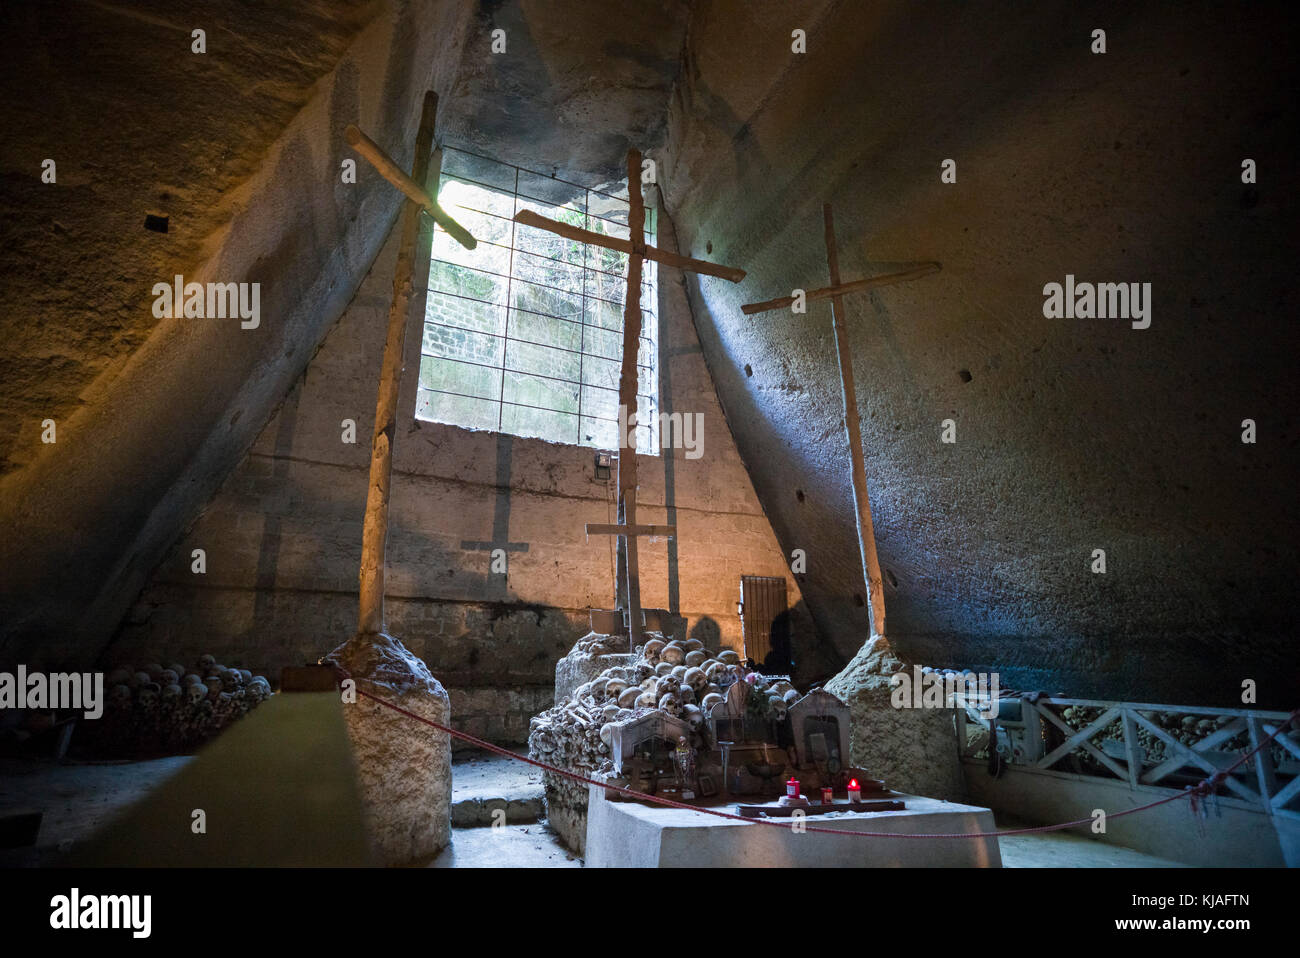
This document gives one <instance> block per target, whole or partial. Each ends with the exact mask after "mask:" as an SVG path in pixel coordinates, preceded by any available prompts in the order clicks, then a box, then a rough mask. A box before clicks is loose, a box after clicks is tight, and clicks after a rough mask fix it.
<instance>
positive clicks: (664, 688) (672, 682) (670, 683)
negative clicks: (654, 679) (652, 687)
mask: <svg viewBox="0 0 1300 958" xmlns="http://www.w3.org/2000/svg"><path fill="white" fill-rule="evenodd" d="M681 687H682V683H681V680H679V679H678V678H677V676H675V675H665V676H664V677H663V678H661V679H660V680H659V687H658V694H659V697H660V698H663V696H665V695H668V694H669V693H673V692H677V691H679V690H680V689H681Z"/></svg>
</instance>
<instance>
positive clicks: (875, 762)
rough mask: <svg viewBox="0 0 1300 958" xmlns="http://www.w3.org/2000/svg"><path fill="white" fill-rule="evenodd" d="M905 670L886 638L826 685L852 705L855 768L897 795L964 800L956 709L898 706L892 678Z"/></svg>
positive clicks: (874, 641) (864, 650) (863, 651)
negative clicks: (883, 783) (902, 793)
mask: <svg viewBox="0 0 1300 958" xmlns="http://www.w3.org/2000/svg"><path fill="white" fill-rule="evenodd" d="M903 667H904V663H903V662H902V660H900V659H899V658H898V657H897V656H896V655H895V654H894V650H893V648H892V647H891V646H890V645H889V642H888V641H887V640H886V639H883V638H875V639H869V640H868V641H867V643H866V644H865V645H863V646H862V648H861V649H860V650H859V651H858V654H857V655H855V656H854V657H853V660H852V661H851V662H849V664H848V665H846V666H845V667H844V670H843V671H842V672H840V674H839V675H837V676H835V678H833V679H831V680H830V681H829V682H827V683H826V691H827V692H830V693H831V694H832V695H836V696H838V697H839V698H840V699H842V700H843V701H844V702H847V703H848V706H849V710H850V713H851V715H852V730H851V734H850V739H849V754H850V757H851V758H852V761H853V764H854V765H856V766H858V767H860V768H864V769H866V770H867V771H868V772H869V773H870V774H871V775H872V776H873V777H875V778H881V779H884V781H885V784H886V785H888V786H889V787H890V788H892V789H894V790H896V791H900V792H909V793H911V794H913V795H924V796H926V797H927V798H943V799H947V800H948V801H958V800H961V799H962V798H964V797H965V794H966V785H965V781H964V779H963V778H962V774H961V763H960V762H959V761H958V758H957V732H956V726H955V725H954V724H953V710H952V709H949V708H923V709H896V708H894V707H893V705H892V704H891V703H890V693H891V691H892V689H891V687H890V684H889V678H890V676H891V675H893V674H894V673H895V672H898V671H899V670H900V669H902V668H903Z"/></svg>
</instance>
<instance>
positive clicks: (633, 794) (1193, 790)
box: [335, 667, 1300, 838]
mask: <svg viewBox="0 0 1300 958" xmlns="http://www.w3.org/2000/svg"><path fill="white" fill-rule="evenodd" d="M335 671H337V672H338V673H339V675H340V677H341V678H351V676H350V675H348V673H347V671H346V670H344V669H342V668H338V667H336V669H335ZM356 691H357V694H358V695H362V696H365V697H366V698H368V699H370V700H371V701H372V702H376V703H378V704H379V705H382V706H384V708H387V709H391V710H392V711H394V712H398V713H400V714H401V715H405V716H406V717H407V718H412V719H415V720H416V721H417V722H422V723H423V724H425V725H428V726H429V727H430V728H435V729H437V730H438V731H440V732H446V733H447V734H448V735H452V736H455V737H456V738H458V739H460V740H461V741H464V742H469V743H470V744H472V745H476V746H477V747H479V748H482V749H486V750H487V751H489V752H493V753H495V754H497V755H501V756H503V757H505V758H509V759H514V760H515V761H517V762H524V763H526V764H528V765H533V766H536V767H537V768H540V769H544V770H545V771H548V772H554V773H555V774H557V775H563V776H565V777H566V778H571V779H573V780H574V781H577V782H583V783H584V784H587V785H596V786H598V787H600V788H603V789H606V790H607V791H611V792H617V793H619V794H620V795H625V796H627V797H628V798H633V799H637V800H639V801H646V802H651V803H652V804H656V805H665V806H667V807H669V808H681V809H685V810H686V811H691V812H699V813H700V814H702V815H712V816H714V817H715V818H725V819H730V820H732V821H737V822H744V823H745V824H746V825H769V826H774V827H776V828H791V827H792V825H791V824H790V823H787V822H785V821H776V820H774V819H768V818H748V817H746V816H744V815H736V814H733V813H732V812H721V811H718V810H717V809H713V808H700V807H699V806H697V805H688V804H687V803H686V802H678V801H675V800H674V799H671V798H664V797H662V796H660V795H647V794H646V793H644V792H638V791H634V790H633V789H630V788H623V787H622V786H620V785H609V784H607V783H605V782H601V781H597V780H596V779H594V778H587V777H586V776H585V775H579V774H578V773H577V772H571V771H569V770H568V769H564V768H560V767H558V766H556V765H551V764H550V763H548V762H540V761H538V760H537V759H534V758H529V757H528V756H527V755H520V754H518V753H517V752H512V751H510V750H509V749H507V748H502V747H501V746H500V745H494V744H493V743H491V742H488V741H485V740H484V739H481V738H478V737H477V736H474V735H470V734H469V733H468V732H460V731H457V730H456V729H453V728H449V727H448V726H446V725H442V724H440V723H438V722H435V721H433V720H432V719H427V718H425V717H424V716H423V715H416V714H415V713H414V712H412V711H410V710H409V709H404V708H402V707H401V706H400V705H395V704H394V703H392V702H389V701H388V700H386V699H382V698H380V697H379V696H377V695H372V694H371V693H369V692H366V691H364V690H363V689H361V688H358V689H357V690H356ZM1297 717H1300V708H1298V709H1296V710H1295V711H1293V712H1292V713H1291V714H1290V715H1289V716H1288V717H1287V718H1286V720H1285V721H1283V722H1282V723H1281V724H1280V725H1279V726H1278V727H1277V729H1275V730H1274V731H1273V734H1272V735H1270V736H1269V737H1268V738H1266V739H1264V740H1263V741H1262V742H1260V743H1259V744H1258V745H1257V746H1255V747H1254V748H1253V749H1251V750H1250V751H1249V752H1247V753H1246V754H1245V755H1243V756H1241V758H1239V759H1237V761H1235V762H1233V763H1232V764H1231V765H1229V766H1228V767H1227V768H1225V769H1223V770H1221V771H1218V772H1215V773H1214V774H1213V775H1211V776H1210V777H1209V778H1207V779H1205V780H1203V781H1201V782H1199V783H1198V784H1196V785H1189V786H1187V787H1186V788H1185V789H1184V790H1183V791H1182V792H1178V793H1175V794H1173V795H1168V796H1166V797H1164V798H1160V799H1157V800H1156V801H1154V802H1147V803H1146V804H1145V805H1138V806H1137V807H1136V808H1128V809H1124V810H1123V811H1119V812H1112V813H1111V814H1109V815H1107V816H1106V818H1107V819H1115V818H1123V817H1124V816H1125V815H1136V814H1137V813H1138V812H1145V811H1147V810H1148V809H1152V808H1156V807H1158V806H1160V805H1167V804H1168V803H1169V802H1173V801H1177V800H1178V799H1180V798H1190V799H1192V801H1193V807H1195V800H1196V798H1197V797H1198V796H1200V797H1207V796H1209V795H1213V794H1214V791H1215V789H1217V788H1218V786H1219V785H1220V784H1221V783H1222V782H1223V780H1224V779H1226V778H1227V777H1228V775H1230V774H1231V773H1232V772H1233V771H1235V770H1236V769H1237V768H1239V767H1240V766H1242V765H1243V764H1245V763H1246V762H1248V761H1250V759H1252V758H1254V756H1255V755H1256V753H1258V752H1259V751H1260V749H1262V748H1264V747H1265V746H1266V745H1269V744H1270V743H1272V741H1273V740H1274V739H1275V738H1277V737H1278V735H1280V734H1281V733H1282V732H1283V731H1285V730H1286V728H1287V727H1288V726H1289V725H1290V724H1291V723H1292V722H1294V721H1295V720H1296V718H1297ZM1092 822H1093V819H1092V818H1091V817H1089V818H1080V819H1076V820H1075V821H1072V822H1059V823H1057V824H1055V825H1035V826H1031V827H1026V828H1009V829H1007V830H1006V831H1000V832H953V833H951V834H944V833H942V832H939V833H930V834H927V833H920V832H908V833H894V832H860V831H851V830H849V829H847V828H820V827H818V826H816V825H801V826H800V830H801V831H805V832H815V833H817V834H820V835H851V836H855V837H860V838H1000V837H1002V836H1004V835H1029V834H1034V833H1037V832H1057V831H1064V830H1065V829H1068V828H1078V827H1079V826H1080V825H1091V824H1092Z"/></svg>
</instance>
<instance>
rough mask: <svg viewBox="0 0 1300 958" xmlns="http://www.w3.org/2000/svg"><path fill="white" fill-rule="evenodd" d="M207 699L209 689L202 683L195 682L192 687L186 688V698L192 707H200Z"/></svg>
mask: <svg viewBox="0 0 1300 958" xmlns="http://www.w3.org/2000/svg"><path fill="white" fill-rule="evenodd" d="M207 697H208V687H207V686H206V685H204V684H203V683H202V682H194V683H192V684H191V685H187V686H185V698H186V699H187V700H188V701H189V703H190V705H198V704H199V703H200V702H202V701H203V700H204V699H205V698H207Z"/></svg>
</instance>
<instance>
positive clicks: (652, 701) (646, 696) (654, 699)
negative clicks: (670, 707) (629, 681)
mask: <svg viewBox="0 0 1300 958" xmlns="http://www.w3.org/2000/svg"><path fill="white" fill-rule="evenodd" d="M658 701H659V698H658V696H656V695H655V692H654V689H650V690H648V691H645V692H642V693H641V694H640V695H639V696H637V700H636V704H637V707H638V708H645V709H652V708H654V707H655V705H656V704H657V703H658Z"/></svg>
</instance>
